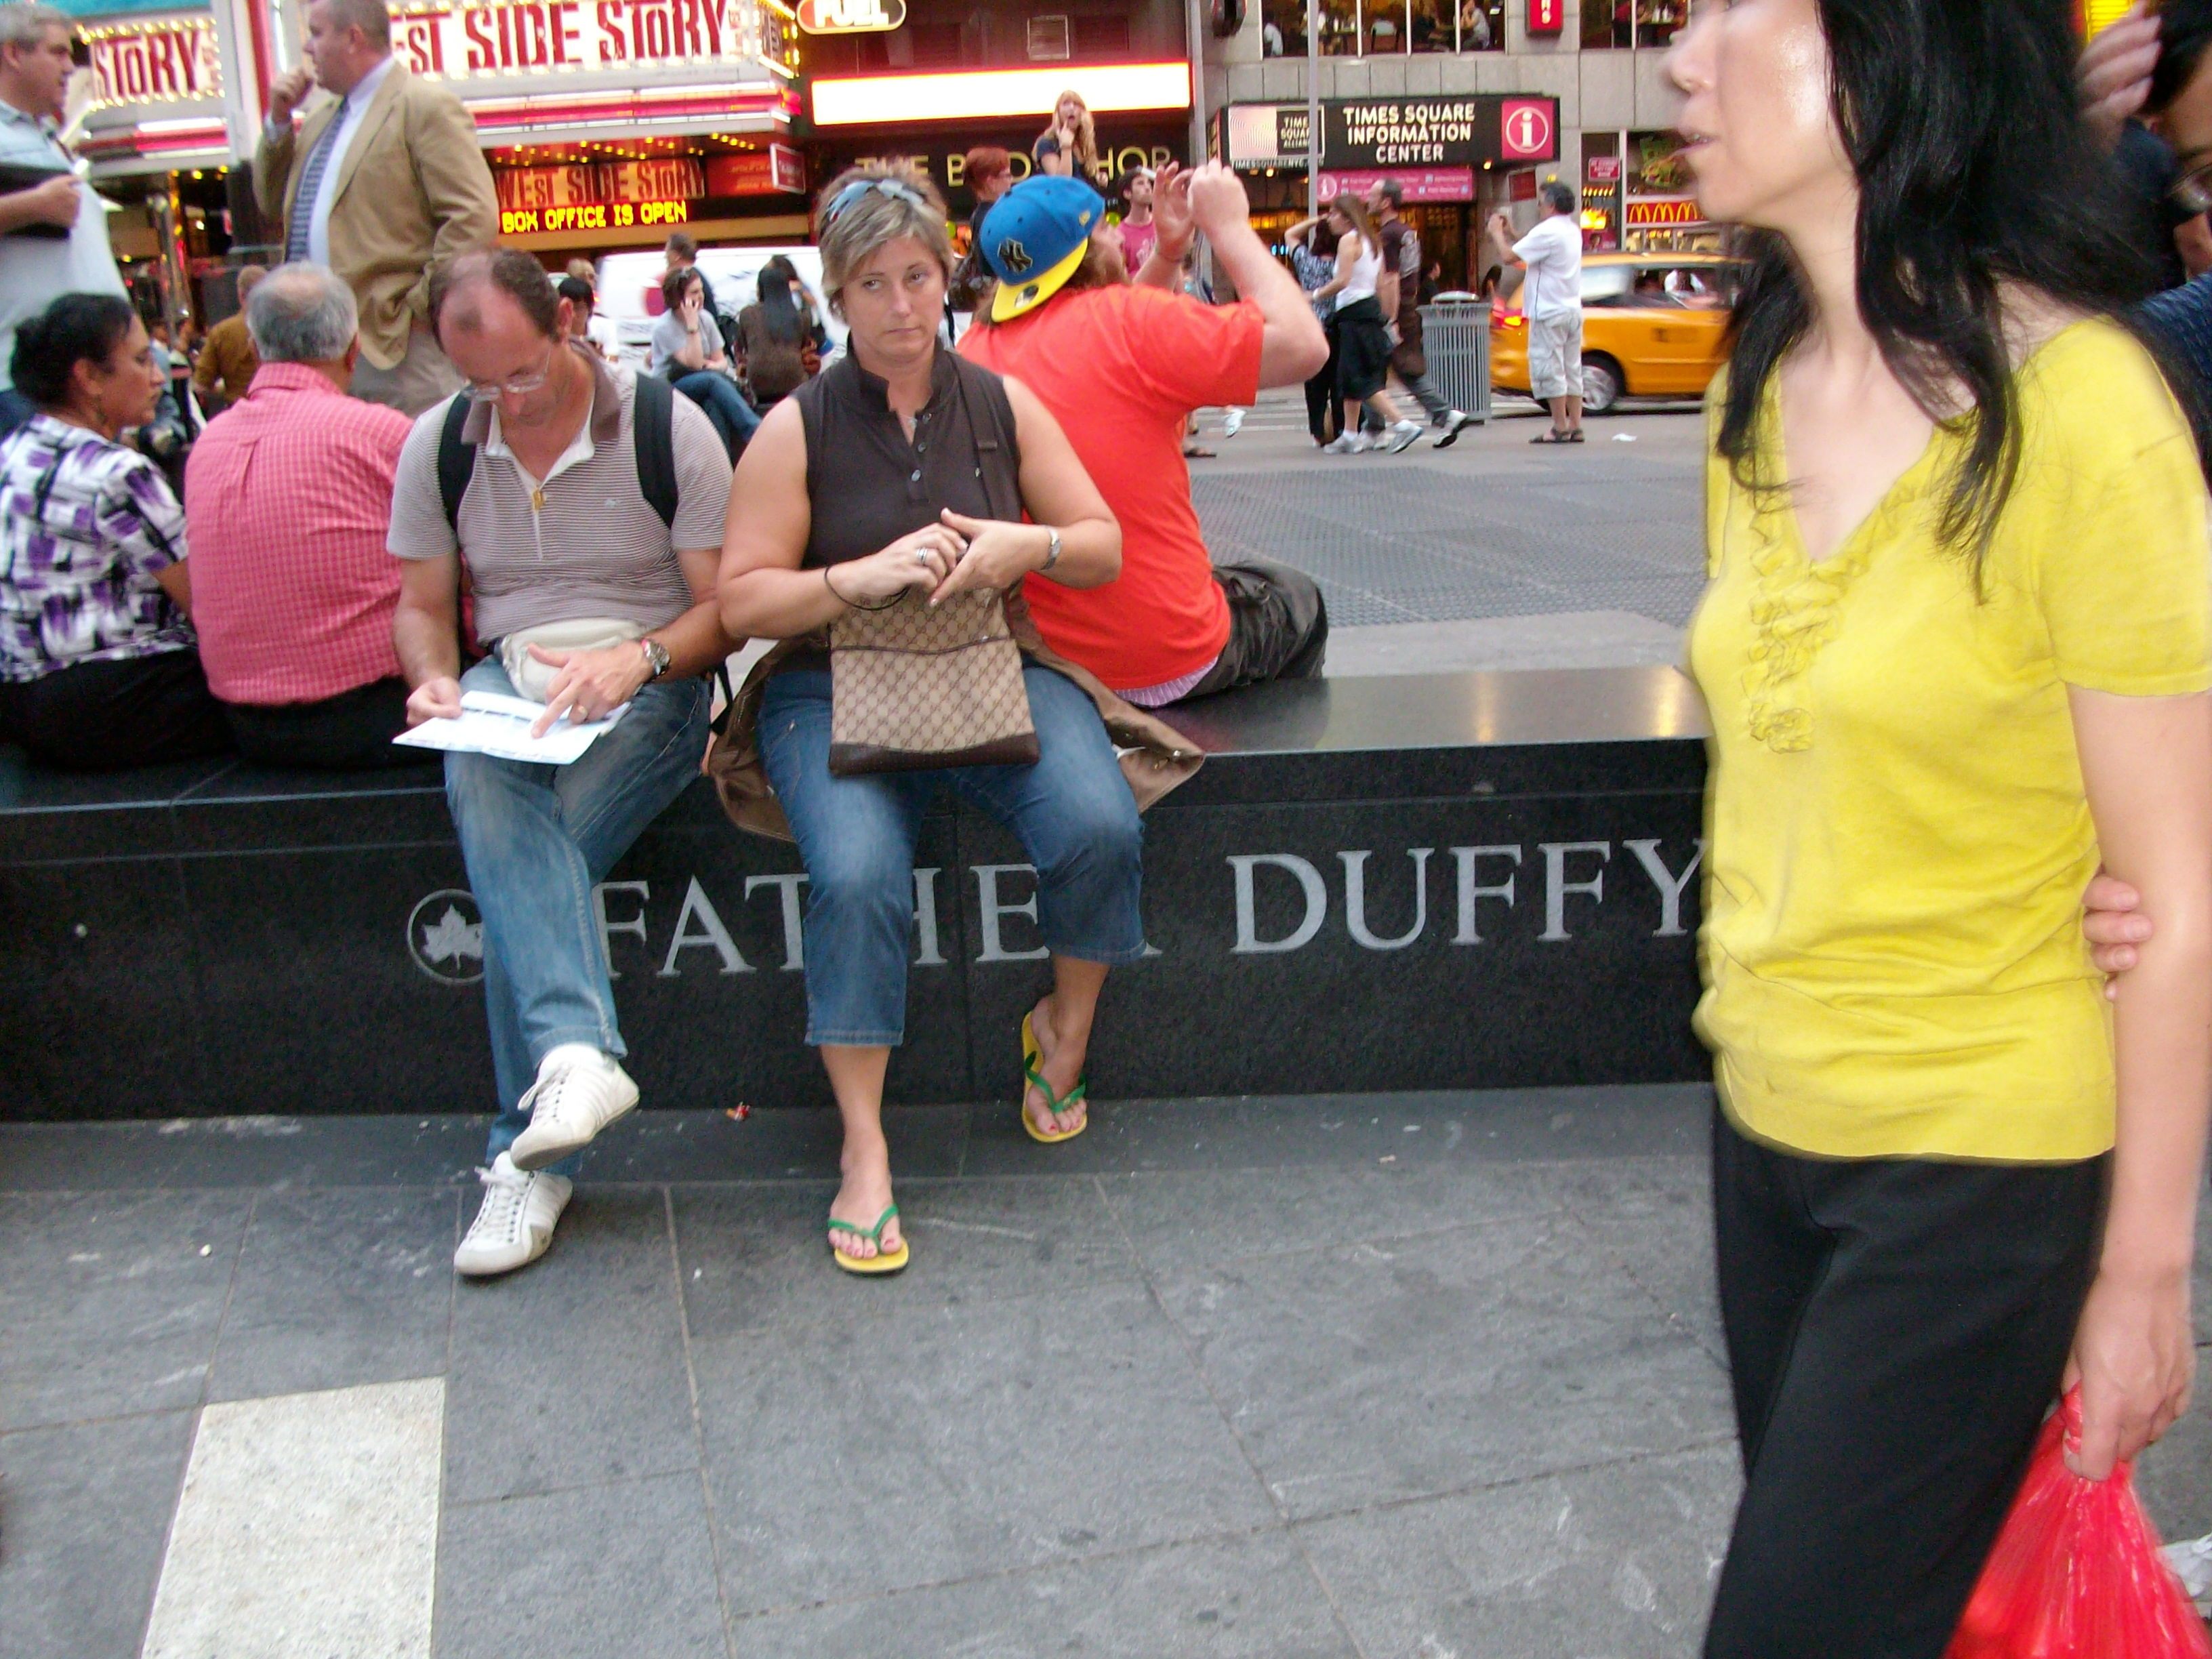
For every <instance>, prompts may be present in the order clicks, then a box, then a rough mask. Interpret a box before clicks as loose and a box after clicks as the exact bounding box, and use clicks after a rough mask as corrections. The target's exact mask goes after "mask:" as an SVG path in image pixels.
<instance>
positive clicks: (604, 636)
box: [499, 617, 646, 702]
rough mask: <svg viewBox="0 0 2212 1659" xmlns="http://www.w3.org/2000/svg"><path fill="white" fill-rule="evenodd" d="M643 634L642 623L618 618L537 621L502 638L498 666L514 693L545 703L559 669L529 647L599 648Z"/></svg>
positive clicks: (555, 648)
mask: <svg viewBox="0 0 2212 1659" xmlns="http://www.w3.org/2000/svg"><path fill="white" fill-rule="evenodd" d="M645 633H646V629H645V625H644V624H643V623H634V622H624V621H623V619H622V618H621V617H577V618H575V620H574V621H573V622H557V623H539V624H538V626H537V627H535V628H518V629H515V630H514V632H513V633H512V634H508V635H503V636H502V637H501V640H500V642H499V665H500V666H501V668H504V669H505V670H507V678H508V679H510V680H512V681H513V682H514V695H515V696H518V697H527V698H528V699H529V700H530V701H531V702H544V701H545V694H546V693H547V692H549V691H550V690H552V689H553V678H554V676H555V675H556V674H558V673H559V672H560V670H559V669H557V668H556V667H554V666H553V665H552V664H550V663H544V662H540V661H538V659H537V658H535V657H533V656H532V655H531V654H530V647H532V646H533V645H534V646H536V647H538V649H539V650H541V651H598V650H600V649H602V648H604V647H607V646H610V645H626V644H628V643H629V641H632V640H641V639H643V638H644V637H645Z"/></svg>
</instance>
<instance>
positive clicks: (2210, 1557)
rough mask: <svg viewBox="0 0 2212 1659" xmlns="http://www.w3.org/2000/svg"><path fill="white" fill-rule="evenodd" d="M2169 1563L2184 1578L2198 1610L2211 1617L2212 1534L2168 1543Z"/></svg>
mask: <svg viewBox="0 0 2212 1659" xmlns="http://www.w3.org/2000/svg"><path fill="white" fill-rule="evenodd" d="M2166 1565H2168V1566H2169V1567H2172V1569H2173V1576H2174V1577H2177V1578H2179V1580H2181V1588H2182V1589H2185V1590H2186V1591H2188V1592H2189V1599H2190V1600H2191V1601H2194V1602H2196V1603H2197V1612H2199V1613H2203V1615H2204V1616H2205V1617H2206V1618H2207V1619H2212V1536H2206V1537H2203V1538H2191V1539H2186V1540H2185V1541H2182V1542H2181V1543H2179V1544H2168V1545H2167V1546H2166Z"/></svg>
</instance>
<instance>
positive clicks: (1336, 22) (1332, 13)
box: [1320, 0, 1365, 58]
mask: <svg viewBox="0 0 2212 1659" xmlns="http://www.w3.org/2000/svg"><path fill="white" fill-rule="evenodd" d="M1320 12H1321V49H1322V51H1323V52H1326V53H1328V55H1329V56H1330V57H1332V58H1357V57H1358V56H1359V55H1360V53H1361V52H1362V51H1363V50H1364V45H1363V42H1364V29H1365V20H1364V18H1363V17H1362V16H1361V15H1360V7H1359V3H1358V0H1322V4H1321V7H1320Z"/></svg>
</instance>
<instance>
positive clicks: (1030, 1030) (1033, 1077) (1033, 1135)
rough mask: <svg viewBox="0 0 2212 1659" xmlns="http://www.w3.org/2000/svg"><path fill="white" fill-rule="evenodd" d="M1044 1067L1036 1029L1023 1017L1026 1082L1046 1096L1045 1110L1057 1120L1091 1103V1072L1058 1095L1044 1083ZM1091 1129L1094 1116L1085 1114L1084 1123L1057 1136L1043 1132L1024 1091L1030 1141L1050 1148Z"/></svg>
mask: <svg viewBox="0 0 2212 1659" xmlns="http://www.w3.org/2000/svg"><path fill="white" fill-rule="evenodd" d="M1043 1064H1044V1050H1043V1049H1042V1048H1038V1047H1037V1040H1036V1028H1035V1027H1034V1026H1032V1025H1031V1024H1030V1016H1029V1015H1027V1014H1024V1015H1023V1016H1022V1079H1023V1081H1024V1082H1025V1083H1026V1084H1028V1085H1029V1087H1030V1088H1031V1089H1036V1090H1038V1091H1041V1092H1042V1094H1043V1096H1044V1106H1045V1110H1046V1111H1048V1112H1049V1113H1051V1114H1052V1115H1054V1117H1058V1116H1059V1115H1060V1114H1061V1113H1062V1112H1065V1111H1066V1110H1067V1109H1068V1108H1069V1107H1071V1106H1078V1105H1083V1104H1085V1103H1088V1101H1089V1098H1090V1094H1091V1073H1089V1071H1087V1070H1086V1071H1085V1072H1084V1073H1083V1074H1082V1075H1081V1076H1079V1077H1078V1078H1077V1079H1075V1084H1074V1086H1073V1088H1071V1089H1069V1090H1068V1091H1067V1092H1066V1094H1064V1095H1055V1094H1054V1093H1053V1091H1052V1085H1050V1084H1049V1083H1047V1082H1046V1081H1045V1080H1044V1072H1043V1070H1042V1066H1043ZM1022 1127H1024V1129H1027V1130H1028V1131H1029V1132H1030V1139H1031V1140H1035V1141H1039V1142H1042V1144H1043V1145H1045V1146H1057V1145H1059V1144H1060V1142H1061V1141H1063V1140H1073V1139H1075V1138H1076V1136H1078V1135H1079V1134H1081V1133H1083V1132H1084V1131H1085V1129H1087V1128H1089V1127H1091V1115H1090V1114H1089V1113H1087V1112H1086V1113H1085V1114H1084V1117H1083V1121H1082V1122H1080V1123H1079V1124H1077V1125H1076V1126H1075V1127H1073V1129H1066V1130H1063V1131H1061V1132H1060V1133H1058V1134H1054V1133H1052V1132H1051V1131H1050V1130H1048V1129H1040V1128H1039V1127H1037V1121H1036V1119H1035V1118H1034V1117H1032V1116H1030V1097H1029V1093H1028V1091H1027V1090H1024V1091H1023V1093H1022Z"/></svg>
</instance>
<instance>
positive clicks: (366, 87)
mask: <svg viewBox="0 0 2212 1659" xmlns="http://www.w3.org/2000/svg"><path fill="white" fill-rule="evenodd" d="M392 62H393V60H392V58H391V57H390V56H389V55H386V58H384V59H383V61H382V62H380V64H377V66H376V67H375V68H374V69H373V70H369V72H368V74H366V75H364V76H362V77H361V79H360V80H359V81H357V82H355V83H354V88H353V90H352V91H351V92H349V93H348V94H346V95H345V100H344V101H345V110H344V112H343V114H341V115H340V116H339V117H338V130H337V135H336V136H335V137H332V138H331V153H330V155H329V157H328V158H327V159H326V160H325V161H324V162H323V176H322V178H321V179H319V180H318V181H317V185H316V190H315V201H314V205H313V208H312V209H311V210H309V213H308V216H307V258H310V259H312V260H313V261H314V262H315V263H316V264H319V265H327V264H330V262H331V203H333V202H335V201H336V200H337V194H338V172H339V169H340V168H342V167H343V166H344V165H345V158H346V151H347V149H349V148H350V147H351V145H352V143H353V140H354V135H355V134H356V133H357V132H359V131H361V122H362V117H363V116H364V115H366V114H368V104H369V100H371V99H373V98H374V97H375V96H376V89H377V88H379V87H380V86H382V85H383V84H384V77H385V76H387V75H389V74H391V73H392ZM283 136H284V129H283V127H281V126H279V125H277V124H276V121H275V120H274V119H271V120H270V123H269V137H270V140H271V141H272V142H275V141H278V140H281V139H282V138H283ZM296 206H297V204H295V208H296ZM285 234H286V236H287V237H288V238H289V236H290V234H291V228H290V227H289V225H288V226H286V228H285Z"/></svg>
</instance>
